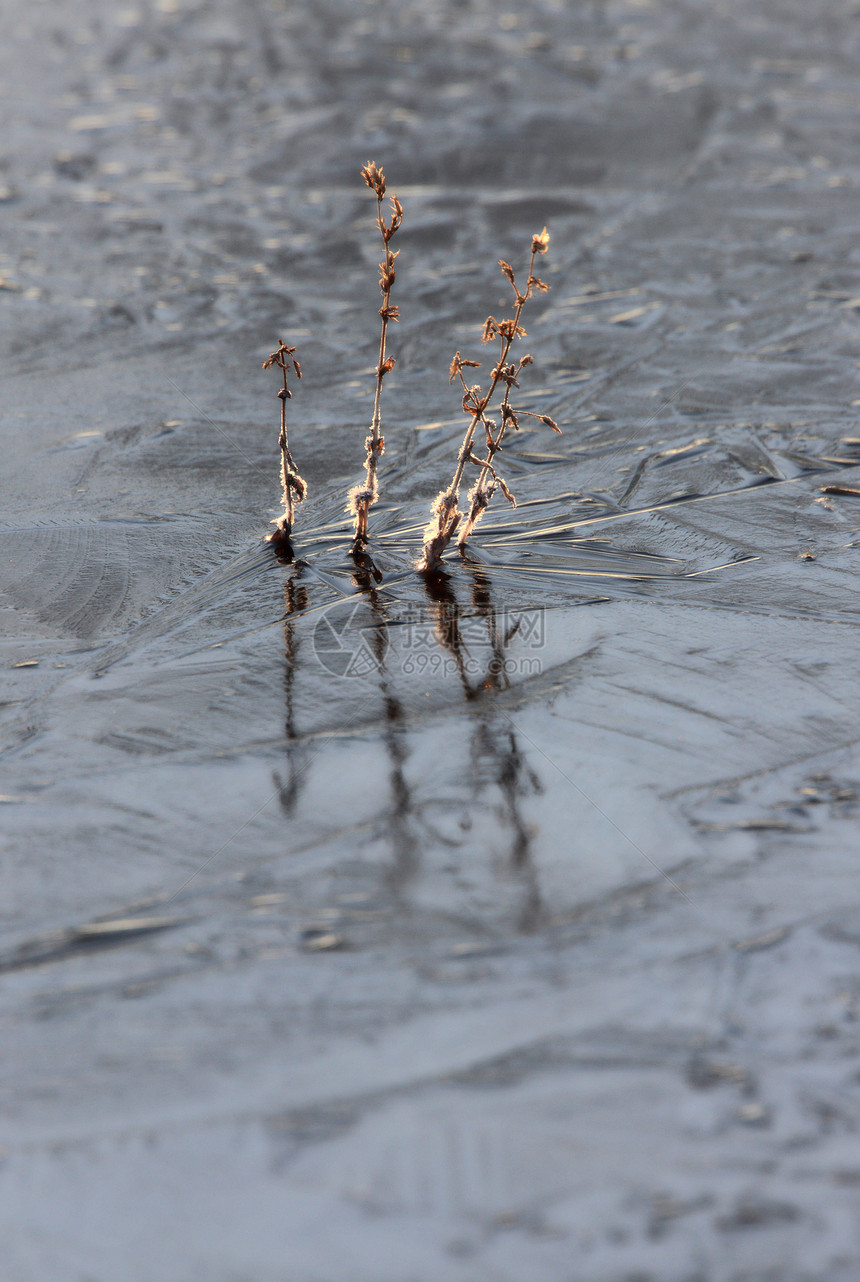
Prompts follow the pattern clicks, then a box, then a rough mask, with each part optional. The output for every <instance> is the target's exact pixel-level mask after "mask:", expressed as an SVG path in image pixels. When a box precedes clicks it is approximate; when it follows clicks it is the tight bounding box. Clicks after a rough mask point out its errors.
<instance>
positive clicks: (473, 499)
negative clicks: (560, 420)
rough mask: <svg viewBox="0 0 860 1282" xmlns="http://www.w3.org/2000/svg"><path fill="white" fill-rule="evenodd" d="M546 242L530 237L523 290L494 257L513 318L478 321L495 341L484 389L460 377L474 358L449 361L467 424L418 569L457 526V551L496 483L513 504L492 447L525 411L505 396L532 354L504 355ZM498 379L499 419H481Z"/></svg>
mask: <svg viewBox="0 0 860 1282" xmlns="http://www.w3.org/2000/svg"><path fill="white" fill-rule="evenodd" d="M548 245H549V235H548V234H547V230H546V228H544V229H543V231H542V232H540V233H538V234H537V235H535V236H533V237H532V247H531V258H530V259H529V268H528V281H527V284H526V288H525V290H524V291H521V290H520V289H519V287H518V286H517V283H516V279H515V277H514V272H513V268H512V267H511V266H510V264H509V263H506V262H505V261H504V260H500V263H499V266H500V267H501V269H502V271H503V273H504V275H505V276H506V277H507V279H508V280H509V281H510V283H511V286H512V287H513V290H514V294H515V297H516V308H515V311H514V315H513V317H511V318H509V319H507V320H503V321H496V319H495V318H494V317H493V316H490V317H488V318H487V320H486V322H485V323H484V331H483V340H484V342H490V341H491V340H492V339H493V338H496V337H498V338H499V339H500V352H499V358H498V361H497V362H496V365H495V368H494V369H493V371H492V373H491V375H490V385H489V389H488V390H487V392H486V393H484V392H482V390H481V388H480V387H479V386H478V385H477V384H476V385H475V386H473V387H469V385H468V384H467V383H466V380H465V378H464V377H463V370H464V369H465V368H467V367H472V368H478V367H479V364H480V363H479V362H478V361H468V360H463V359H462V357H461V356H460V353H459V352H457V354H456V355H455V357H454V359H453V361H452V362H451V380H450V381H451V382H453V381H454V379H455V378H458V377H459V379H460V383H461V385H462V388H463V392H464V396H463V409H464V411H465V412H466V413H467V414H469V415H470V422H469V426H468V427H467V429H466V435H465V436H464V438H463V443H462V445H461V446H460V450H459V453H458V455H457V467H456V469H455V471H454V475H453V477H452V479H451V484H450V485H449V486H448V488H447V490H443V491H442V493H441V494H439V495H438V496H437V497H436V499H435V501H434V503H433V507H432V519H431V521H430V524H429V525H428V526H427V529H426V531H425V538H424V554H423V558H422V560H421V562H420V568H421V569H424V570H437V569H438V568H439V566H440V565H441V559H442V556H443V554H444V552H445V550H446V548H447V546H448V544H449V543H450V541H451V539H452V538H453V536H454V534H455V533H456V532H457V531H458V529H459V531H460V533H459V539H458V543H459V545H460V548H461V550H462V547H463V544H464V543H465V541H466V539H467V538H468V537H469V535H470V534H471V532H472V530H473V529H474V527H475V524H476V522H477V521H478V520H479V519H480V517H481V515H482V513H483V512H484V511H485V509H486V508H487V506H488V505H489V502H490V499H491V498H492V496H493V494H494V493H495V490H496V487H497V486H498V487H499V488H500V489H501V490H502V491H503V493H504V494H505V497H506V498H507V499H508V500H509V501H510V502H511V503H512V504H515V499H514V497H513V495H512V494H511V492H510V490H509V489H508V487H507V485H506V483H505V481H504V479H503V478H502V477H501V476H499V475H498V473H497V472H496V469H495V466H494V459H495V456H496V454H497V453H498V451H499V450H500V449H501V443H502V438H503V437H504V435H505V432H506V431H507V429H508V426H509V425H511V424H512V425H513V426H514V428H517V427H519V418H518V414H527V413H528V411H522V410H521V411H518V412H517V411H515V410H514V409H513V407H512V406H511V400H510V398H511V388H512V387H519V383H518V382H517V375H518V374H519V372H520V370H522V369H523V368H524V367H525V366H526V365H531V364H532V358H531V356H523V357H521V359H520V361H519V363H518V364H517V365H514V364H512V363H511V362H510V360H509V357H510V354H511V348H512V346H513V344H514V340H515V339H517V338H524V337H525V330H524V329H523V328H522V327H521V325H520V318H521V316H522V312H523V308H524V306H525V304H526V302H527V301H528V299H529V298H531V296H532V292H533V290H535V289H538V290H541V291H545V290H547V289H548V288H549V286H548V285H547V284H546V283H545V282H544V281H542V280H540V279H539V278H538V277H537V276H535V275H534V264H535V258H536V256H537V255H538V254H545V253H546V250H547V246H548ZM500 383H504V384H505V393H504V396H503V397H502V400H501V403H500V406H499V409H500V413H501V422H500V423H498V424H497V423H494V422H493V420H492V419H489V418H488V417H487V410H488V409H489V406H490V403H491V401H492V399H493V397H494V395H495V393H496V389H497V387H498V386H499V384H500ZM529 416H530V417H532V418H538V419H540V420H541V422H543V423H544V424H546V425H547V426H548V427H552V428H553V430H555V431H558V428H557V427H556V425H555V423H554V422H553V420H552V419H551V418H548V417H547V416H546V415H541V414H531V415H529ZM479 423H480V424H482V425H483V427H484V432H485V437H486V446H487V456H486V458H478V457H477V455H476V454H475V452H474V449H473V446H474V441H475V433H476V431H477V428H478V424H479ZM467 463H473V464H475V465H476V466H477V467H479V468H480V472H479V475H478V479H477V481H476V482H475V485H474V486H473V487H472V489H471V490H470V491H469V499H470V507H469V512H468V515H467V517H466V519H465V521H464V520H463V514H462V513H461V512H460V510H459V506H458V503H459V493H460V485H461V483H462V480H463V474H464V472H465V470H466V465H467Z"/></svg>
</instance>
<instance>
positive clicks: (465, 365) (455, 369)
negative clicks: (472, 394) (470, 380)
mask: <svg viewBox="0 0 860 1282" xmlns="http://www.w3.org/2000/svg"><path fill="white" fill-rule="evenodd" d="M480 368H481V362H480V361H464V360H463V357H462V356H461V355H460V353H459V352H455V353H454V359H453V360H452V361H451V368H450V369H449V371H448V373H449V375H450V377H449V379H448V382H449V383H453V382H454V379H455V378H456V377H457V375H458V374H459V373H460V370H461V369H480Z"/></svg>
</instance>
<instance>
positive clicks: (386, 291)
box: [347, 161, 403, 554]
mask: <svg viewBox="0 0 860 1282" xmlns="http://www.w3.org/2000/svg"><path fill="white" fill-rule="evenodd" d="M361 176H362V178H363V179H364V181H365V183H366V184H367V186H368V187H370V188H371V190H372V191H374V192H375V193H376V225H377V227H378V228H379V232H380V235H381V236H382V244H383V251H384V255H385V256H384V258H383V260H382V262H381V263H380V264H379V288H380V289H381V291H382V306H381V307H380V309H379V315H380V316H381V317H382V329H381V333H380V336H379V358H378V360H377V362H376V392H375V395H374V398H373V418H372V420H371V424H370V435H369V436H368V437H367V438H366V440H365V442H364V448H365V452H366V454H367V459H366V461H365V465H364V467H365V480H364V484H363V485H356V486H354V488H353V489H351V490H350V492H349V501H348V505H347V511H348V512H349V513H350V515H351V516H353V517H354V518H355V538H354V540H353V545H352V549H353V553H354V554H355V553H357V554H361V553H363V552H364V550H365V548H366V546H367V517H368V513H369V512H370V509H371V507H372V505H373V504H374V503H375V502H376V500H377V498H378V497H379V484H378V482H377V477H376V473H377V469H378V466H379V456H380V455H381V454H382V453H384V451H385V438H384V437H383V436H382V434H381V432H380V428H381V419H380V409H379V403H380V398H381V396H382V380H383V379H384V378H385V375H386V374H389V373H390V372H391V370H392V369H393V368H394V357H393V356H387V355H386V351H385V346H386V340H387V337H388V322H389V321H397V320H399V319H400V313H399V311H398V309H397V308H396V307H392V305H391V287H392V285H393V284H394V278H395V275H396V272H395V268H394V260H395V258H396V257H397V255H398V253H399V252H400V251H399V250H392V249H391V240H392V238H393V237H394V235H395V233H396V232H397V229H398V227H399V226H400V224H401V222H402V221H403V206H402V205H401V203H400V201H399V200H398V199H397V197H396V196H391V197H390V200H391V222H389V223H386V221H385V219H384V218H383V216H382V201H383V199H384V197H385V174H384V173H383V172H382V170H381V169H379V168H377V166H376V164H375V163H374V162H373V161H371V162H370V163H369V164H367V165H365V166H364V168H363V169H362V171H361Z"/></svg>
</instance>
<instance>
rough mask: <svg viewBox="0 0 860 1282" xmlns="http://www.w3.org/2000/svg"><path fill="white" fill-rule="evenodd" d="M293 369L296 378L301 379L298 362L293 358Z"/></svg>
mask: <svg viewBox="0 0 860 1282" xmlns="http://www.w3.org/2000/svg"><path fill="white" fill-rule="evenodd" d="M293 369H294V370H295V371H296V378H301V376H302V367H301V365H300V364H299V362H298V361H297V360H296V359H295V357H293Z"/></svg>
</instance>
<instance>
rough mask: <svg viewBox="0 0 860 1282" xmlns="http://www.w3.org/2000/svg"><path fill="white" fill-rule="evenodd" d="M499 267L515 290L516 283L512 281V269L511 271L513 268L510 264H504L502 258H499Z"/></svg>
mask: <svg viewBox="0 0 860 1282" xmlns="http://www.w3.org/2000/svg"><path fill="white" fill-rule="evenodd" d="M499 266H500V267H501V269H502V271H503V272H504V273H505V275H506V276H507V278H508V280H509V281H510V282H511V284H512V285H513V287H514V289H516V288H517V282H516V281H515V280H514V269H513V267H511V265H510V263H506V262H505V260H504V258H500V259H499ZM517 292H519V291H517Z"/></svg>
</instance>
